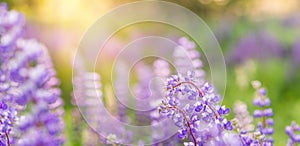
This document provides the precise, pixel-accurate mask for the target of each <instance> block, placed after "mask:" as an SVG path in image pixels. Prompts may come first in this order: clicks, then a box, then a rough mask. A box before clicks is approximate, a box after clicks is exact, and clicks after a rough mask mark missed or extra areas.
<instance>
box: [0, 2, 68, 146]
mask: <svg viewBox="0 0 300 146" xmlns="http://www.w3.org/2000/svg"><path fill="white" fill-rule="evenodd" d="M0 20H1V21H0V52H1V53H0V59H1V60H0V64H1V65H0V73H1V74H0V82H1V87H0V96H1V100H4V102H6V104H7V105H9V109H10V110H11V109H12V108H10V106H11V107H15V108H16V110H18V116H19V117H20V120H19V121H18V122H17V123H14V124H13V123H9V124H10V125H11V126H12V125H13V126H14V128H13V129H15V133H13V135H12V136H11V137H15V139H14V140H13V141H12V140H11V141H10V142H13V143H14V144H16V145H20V146H23V145H31V146H35V145H53V146H55V145H62V143H63V134H62V130H63V128H64V126H63V123H62V114H63V109H62V108H61V105H62V104H63V102H62V100H61V98H60V90H59V89H58V88H57V86H58V84H59V81H58V79H57V78H56V73H55V71H54V69H53V65H52V63H51V59H50V56H49V54H48V52H47V49H46V47H45V46H43V45H42V44H40V43H39V42H37V41H35V40H33V39H30V40H27V39H23V38H22V29H23V24H24V23H25V22H24V18H23V16H22V15H21V14H19V13H18V12H16V11H7V7H6V5H5V4H0ZM3 105H4V104H3ZM27 105H30V106H27ZM23 111H26V112H23ZM11 112H12V113H10V114H11V115H8V118H13V117H10V116H13V115H15V112H13V111H11ZM6 113H9V112H6ZM13 121H14V120H12V121H11V122H13ZM7 145H10V144H9V143H7Z"/></svg>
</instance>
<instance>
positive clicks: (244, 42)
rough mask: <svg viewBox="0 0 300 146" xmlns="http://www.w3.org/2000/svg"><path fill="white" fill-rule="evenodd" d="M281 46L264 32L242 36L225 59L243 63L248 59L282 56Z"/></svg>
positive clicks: (233, 62)
mask: <svg viewBox="0 0 300 146" xmlns="http://www.w3.org/2000/svg"><path fill="white" fill-rule="evenodd" d="M282 52H283V48H282V46H281V44H280V43H279V41H278V40H277V39H276V38H275V37H273V36H272V35H270V34H268V33H266V32H260V33H251V34H248V35H245V36H243V38H242V39H241V40H240V41H239V42H238V43H237V45H236V46H235V47H234V49H233V50H232V51H231V53H230V54H229V56H228V58H227V59H226V60H227V61H228V62H229V63H231V64H235V63H243V62H245V61H247V60H249V59H259V60H266V59H269V58H274V57H275V58H279V57H281V56H282Z"/></svg>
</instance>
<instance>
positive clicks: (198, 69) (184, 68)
mask: <svg viewBox="0 0 300 146" xmlns="http://www.w3.org/2000/svg"><path fill="white" fill-rule="evenodd" d="M195 47H196V46H195V44H194V43H193V42H191V41H189V40H188V39H187V38H180V39H179V41H178V46H177V47H176V48H175V51H174V54H173V57H174V58H173V59H174V62H175V68H176V71H174V70H172V69H171V67H170V64H169V63H168V62H167V61H165V60H162V59H156V60H154V61H153V62H152V63H153V66H151V65H149V64H148V63H147V62H146V61H145V62H144V61H140V62H138V63H137V64H136V65H135V67H133V72H134V73H135V75H136V76H135V80H136V81H135V82H134V83H133V84H132V85H133V94H134V98H135V99H134V101H135V102H136V103H140V102H139V101H142V102H143V100H146V101H147V103H146V104H145V103H141V104H139V105H136V108H137V109H141V108H143V107H147V108H149V106H150V110H145V111H143V110H142V111H136V112H135V116H134V118H132V117H130V116H129V115H128V113H129V111H128V109H129V108H130V107H127V106H128V105H126V104H128V103H125V104H124V103H122V102H128V100H129V98H130V97H131V96H133V95H130V92H129V91H127V90H128V86H127V85H128V84H129V83H130V81H129V79H128V78H127V77H128V76H127V74H126V71H127V70H128V66H127V65H126V64H123V63H121V64H117V72H116V76H117V78H116V80H115V83H114V84H115V85H116V96H118V98H120V99H119V102H117V103H116V105H115V106H116V109H117V110H116V113H113V114H114V115H115V117H116V118H117V119H118V120H120V121H122V122H127V123H134V124H137V125H143V126H144V125H148V124H151V136H152V137H151V139H152V145H154V146H159V145H168V146H174V145H185V146H211V145H222V146H223V145H232V146H272V145H274V140H273V139H272V134H273V133H274V129H273V125H274V121H273V119H272V117H273V111H272V109H271V108H270V106H271V101H270V99H269V98H268V97H267V95H266V89H265V88H263V87H261V83H260V82H259V81H253V82H252V84H253V87H254V89H255V91H256V92H255V98H254V101H253V104H254V106H256V107H258V109H257V110H255V111H254V113H253V116H252V115H251V114H250V112H249V111H248V109H247V105H246V104H245V103H243V102H237V103H236V104H235V106H234V109H233V113H234V115H235V118H234V119H232V120H228V119H227V118H226V116H227V115H228V114H230V109H229V108H227V107H226V106H224V105H221V101H222V97H221V96H220V95H219V94H218V93H217V91H216V89H215V88H214V86H213V85H212V84H210V83H208V82H206V81H205V79H204V75H205V73H204V71H203V70H202V62H201V60H200V59H199V57H200V55H199V53H198V52H197V50H196V48H195ZM179 52H181V53H179ZM184 54H185V55H184ZM189 61H191V62H192V64H189V63H187V62H189ZM189 68H194V69H192V70H191V71H188V69H189ZM78 71H79V74H78V76H77V77H78V78H76V79H75V80H74V85H75V86H74V87H75V88H74V93H78V95H79V98H78V99H76V100H77V102H78V103H77V105H79V106H83V107H84V111H83V112H87V113H88V114H87V115H103V112H105V111H104V110H97V108H96V107H97V106H105V103H104V100H103V99H104V97H103V95H102V91H101V88H100V87H101V83H100V84H99V82H100V77H99V75H97V74H96V73H88V72H84V71H83V70H82V68H81V69H80V68H79V69H78ZM173 72H176V75H171V74H172V73H173ZM92 82H96V84H95V83H94V84H92ZM163 82H165V83H163ZM92 85H96V86H97V89H96V90H97V91H96V92H98V93H101V94H100V97H99V96H97V95H96V94H95V91H93V90H94V88H93V86H92ZM96 97H98V98H100V99H101V100H100V101H101V105H99V104H96V103H97V101H96V99H97V98H96ZM105 98H111V97H105ZM166 119H169V120H166ZM86 120H87V121H90V122H91V124H92V126H91V127H96V128H97V127H98V126H99V125H101V124H102V122H103V121H105V120H107V119H106V117H97V116H91V117H87V119H86ZM170 121H171V122H172V123H173V125H174V126H175V128H177V129H174V126H173V127H172V126H170ZM254 122H257V123H256V124H255V123H254ZM110 124H111V125H112V126H111V127H110V129H109V131H110V132H109V133H107V132H106V133H105V132H104V133H101V130H103V127H101V128H102V129H96V131H97V132H98V131H100V133H98V134H99V135H100V136H99V139H100V141H101V143H102V144H105V145H122V144H123V143H136V144H137V145H139V146H143V145H145V141H143V140H139V139H137V140H135V139H134V138H133V137H132V134H133V133H131V132H130V131H127V130H126V128H125V127H124V125H119V124H117V123H114V122H113V121H111V122H110ZM254 125H256V126H254ZM113 127H118V128H116V129H114V128H113ZM170 128H173V129H170ZM94 130H95V129H94ZM174 130H177V132H176V135H173V134H174V133H172V131H174ZM91 131H92V132H93V130H91ZM297 131H299V126H297V125H296V124H295V123H293V124H292V125H291V126H289V127H287V128H286V133H287V134H288V136H289V137H290V140H289V141H288V145H290V144H295V143H297V142H299V140H298V139H299V136H298V135H297V134H296V133H295V132H297ZM164 138H168V139H165V140H164V141H162V140H163V139H164ZM89 142H91V141H89ZM86 145H92V144H86Z"/></svg>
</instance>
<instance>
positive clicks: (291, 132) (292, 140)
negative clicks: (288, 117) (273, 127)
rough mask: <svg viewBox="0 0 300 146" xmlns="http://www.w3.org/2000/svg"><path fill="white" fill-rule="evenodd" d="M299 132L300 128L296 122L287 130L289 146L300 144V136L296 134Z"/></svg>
mask: <svg viewBox="0 0 300 146" xmlns="http://www.w3.org/2000/svg"><path fill="white" fill-rule="evenodd" d="M299 131H300V127H299V125H298V124H297V123H296V122H295V121H293V122H292V124H291V125H290V126H287V127H286V128H285V133H286V134H287V135H288V136H289V140H288V142H287V146H296V145H297V144H299V143H300V134H296V132H299Z"/></svg>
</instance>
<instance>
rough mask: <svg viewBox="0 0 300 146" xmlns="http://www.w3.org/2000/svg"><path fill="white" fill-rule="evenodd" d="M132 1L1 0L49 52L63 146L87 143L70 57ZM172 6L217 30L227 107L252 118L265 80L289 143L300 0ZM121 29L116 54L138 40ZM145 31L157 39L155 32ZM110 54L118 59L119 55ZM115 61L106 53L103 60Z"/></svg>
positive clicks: (279, 130)
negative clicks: (108, 16) (241, 105)
mask: <svg viewBox="0 0 300 146" xmlns="http://www.w3.org/2000/svg"><path fill="white" fill-rule="evenodd" d="M2 1H3V0H1V2H2ZM133 1H134V0H63V1H61V0H4V2H7V3H8V6H9V7H10V9H16V10H18V11H20V12H22V13H23V14H24V15H25V16H26V20H27V24H26V30H25V32H26V37H35V38H37V39H38V40H40V41H41V42H43V43H44V44H46V46H47V47H48V48H49V51H50V53H51V56H52V60H53V62H54V65H55V68H56V70H57V72H58V77H59V78H60V80H61V88H62V91H63V99H64V100H65V110H66V114H65V120H66V121H67V123H66V127H67V130H66V139H67V142H66V145H80V144H81V143H82V141H83V140H84V134H81V135H75V134H76V132H74V129H75V130H76V129H78V128H79V127H76V126H78V125H76V124H74V121H73V117H72V111H73V109H74V108H75V107H74V106H73V105H72V104H71V99H72V96H71V92H72V84H71V77H72V68H71V66H72V65H71V59H72V55H73V52H74V51H75V50H76V49H77V45H78V44H79V43H80V39H81V37H82V36H83V35H84V33H85V31H86V30H87V29H88V28H89V26H91V25H92V24H93V22H95V21H96V20H97V19H98V18H99V17H101V16H102V15H103V14H105V13H106V12H109V11H110V10H112V9H113V8H115V7H117V6H120V5H121V4H126V3H128V2H133ZM167 1H170V2H174V3H178V4H180V5H182V6H184V7H186V8H188V9H190V10H191V11H193V12H194V13H196V14H197V15H199V16H200V17H201V18H202V19H204V20H205V22H206V23H207V24H208V26H209V27H210V28H211V29H212V31H213V32H214V34H215V36H216V38H217V40H218V41H219V43H220V45H221V48H222V50H223V54H224V57H225V60H226V65H227V88H226V93H225V98H224V101H223V103H224V104H225V105H226V106H228V107H233V104H234V101H237V100H241V101H244V102H246V103H247V105H248V106H249V110H250V112H251V113H253V111H254V107H253V106H252V100H253V96H254V89H252V87H251V84H250V82H251V81H252V80H260V81H261V82H262V83H263V86H265V87H266V89H267V91H268V96H269V97H270V99H271V101H272V106H271V107H272V108H273V111H274V113H275V114H274V120H275V134H274V139H275V145H285V144H286V141H287V138H288V137H287V136H286V135H285V132H284V129H285V126H286V125H289V124H290V122H291V121H292V120H295V121H296V122H298V123H300V114H299V112H300V90H299V89H300V1H299V0H180V1H175V0H167ZM154 10H155V9H154ZM143 27H147V25H145V26H143ZM149 27H150V26H149ZM152 27H153V26H152ZM122 31H123V33H124V34H121V35H119V37H116V38H115V39H113V40H112V41H111V42H112V43H111V44H110V45H108V46H107V47H109V48H110V49H111V50H117V49H118V48H119V47H122V42H125V40H126V39H128V38H137V37H139V36H140V35H141V34H139V33H138V32H137V31H132V29H130V28H128V29H127V30H122ZM147 31H148V32H147V33H148V34H155V32H153V29H147ZM156 31H159V30H156ZM120 33H122V32H120ZM125 33H126V35H125ZM199 50H200V48H199ZM110 53H111V54H114V51H111V52H110ZM113 56H114V55H109V54H108V55H107V56H106V57H107V58H105V59H110V57H113ZM101 68H105V65H103V66H102V67H100V72H101V75H102V76H104V82H105V80H106V79H105V77H108V76H107V75H106V73H105V72H104V71H103V70H101ZM205 69H209V67H205ZM104 88H105V87H104ZM230 116H231V117H233V115H230Z"/></svg>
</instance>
